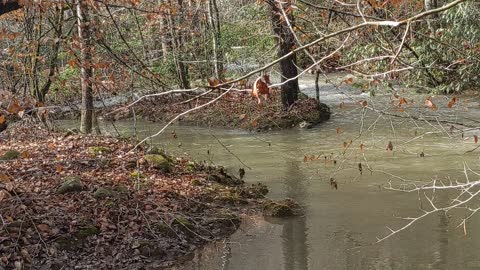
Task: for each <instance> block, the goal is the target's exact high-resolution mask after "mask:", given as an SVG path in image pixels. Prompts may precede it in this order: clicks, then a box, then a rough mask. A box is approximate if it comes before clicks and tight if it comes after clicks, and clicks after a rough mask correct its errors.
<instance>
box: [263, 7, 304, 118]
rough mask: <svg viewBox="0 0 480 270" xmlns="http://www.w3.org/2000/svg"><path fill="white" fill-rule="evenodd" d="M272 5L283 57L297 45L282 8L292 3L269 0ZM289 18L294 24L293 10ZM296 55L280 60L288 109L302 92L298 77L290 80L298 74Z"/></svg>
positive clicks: (274, 26)
mask: <svg viewBox="0 0 480 270" xmlns="http://www.w3.org/2000/svg"><path fill="white" fill-rule="evenodd" d="M268 4H269V6H270V17H271V19H272V27H273V32H274V33H275V35H276V36H277V38H278V43H279V44H278V45H279V46H278V52H277V54H278V57H283V56H285V55H286V54H288V53H289V52H291V51H292V50H293V48H294V45H295V37H294V35H293V33H292V32H290V28H289V27H288V25H287V23H286V21H285V18H282V17H283V15H282V11H281V8H282V6H281V5H283V9H284V10H285V11H287V10H292V8H289V7H290V6H291V5H292V4H291V3H289V2H285V3H283V4H282V3H280V2H277V1H274V0H268ZM286 14H287V16H288V18H287V19H288V20H289V21H290V23H291V24H293V14H292V13H291V12H288V13H287V12H286ZM296 61H297V59H296V55H295V54H292V55H291V56H289V57H287V58H285V59H283V60H282V61H280V75H281V76H282V91H281V94H282V104H283V106H284V107H285V108H286V109H288V108H289V107H290V106H291V105H292V104H293V103H294V102H295V101H296V100H297V99H298V93H299V92H300V89H299V86H298V79H293V80H290V81H289V79H291V78H295V77H296V76H297V75H298V70H297V66H296Z"/></svg>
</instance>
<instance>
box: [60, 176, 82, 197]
mask: <svg viewBox="0 0 480 270" xmlns="http://www.w3.org/2000/svg"><path fill="white" fill-rule="evenodd" d="M82 190H83V184H82V182H81V179H80V177H79V176H69V177H66V178H65V179H64V181H63V184H62V185H61V186H60V187H59V188H58V190H57V193H58V194H65V193H70V192H80V191H82Z"/></svg>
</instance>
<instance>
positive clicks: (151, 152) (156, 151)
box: [146, 146, 165, 155]
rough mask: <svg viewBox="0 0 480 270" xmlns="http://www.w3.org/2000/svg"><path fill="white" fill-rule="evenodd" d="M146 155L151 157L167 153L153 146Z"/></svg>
mask: <svg viewBox="0 0 480 270" xmlns="http://www.w3.org/2000/svg"><path fill="white" fill-rule="evenodd" d="M146 153H147V154H149V155H163V154H164V153H165V152H164V151H162V150H161V149H160V148H158V147H156V146H152V147H150V148H148V149H147V152H146Z"/></svg>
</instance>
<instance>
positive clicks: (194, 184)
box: [190, 179, 202, 187]
mask: <svg viewBox="0 0 480 270" xmlns="http://www.w3.org/2000/svg"><path fill="white" fill-rule="evenodd" d="M190 184H191V185H192V186H196V187H197V186H201V185H202V182H201V181H200V180H199V179H193V180H192V182H190Z"/></svg>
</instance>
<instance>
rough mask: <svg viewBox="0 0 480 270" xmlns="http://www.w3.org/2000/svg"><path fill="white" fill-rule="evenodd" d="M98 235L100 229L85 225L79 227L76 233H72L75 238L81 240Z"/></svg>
mask: <svg viewBox="0 0 480 270" xmlns="http://www.w3.org/2000/svg"><path fill="white" fill-rule="evenodd" d="M99 233H100V229H99V228H97V226H94V225H85V226H82V227H80V228H79V229H78V230H77V231H76V232H74V233H73V235H74V236H75V238H77V239H80V240H83V239H86V238H88V237H90V236H94V235H97V234H99Z"/></svg>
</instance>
